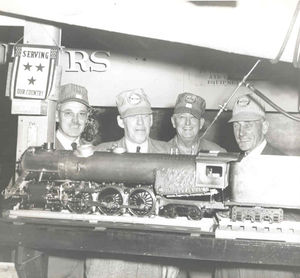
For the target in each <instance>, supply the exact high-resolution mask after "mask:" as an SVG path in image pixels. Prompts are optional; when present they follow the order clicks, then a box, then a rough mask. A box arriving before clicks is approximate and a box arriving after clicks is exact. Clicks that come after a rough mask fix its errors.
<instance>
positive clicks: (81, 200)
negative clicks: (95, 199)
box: [67, 192, 92, 214]
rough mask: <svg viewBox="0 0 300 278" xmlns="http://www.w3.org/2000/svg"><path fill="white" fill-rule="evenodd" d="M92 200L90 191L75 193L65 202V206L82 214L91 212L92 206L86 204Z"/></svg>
mask: <svg viewBox="0 0 300 278" xmlns="http://www.w3.org/2000/svg"><path fill="white" fill-rule="evenodd" d="M90 201H92V195H91V194H90V193H86V192H84V193H82V192H80V193H76V194H73V195H71V196H70V197H69V199H68V202H67V208H68V210H69V211H71V212H74V213H78V214H83V213H87V214H90V213H92V207H91V206H90V205H89V204H88V202H90Z"/></svg>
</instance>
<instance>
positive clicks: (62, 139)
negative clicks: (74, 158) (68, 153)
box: [56, 129, 79, 150]
mask: <svg viewBox="0 0 300 278" xmlns="http://www.w3.org/2000/svg"><path fill="white" fill-rule="evenodd" d="M56 138H57V139H58V141H59V142H60V143H61V144H62V146H63V147H64V149H65V150H73V148H72V143H76V144H77V146H78V145H79V137H77V138H76V139H75V140H71V139H70V138H68V137H66V136H65V135H64V134H63V133H62V132H61V131H60V130H59V129H58V130H57V131H56Z"/></svg>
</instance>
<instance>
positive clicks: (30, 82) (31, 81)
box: [28, 76, 36, 85]
mask: <svg viewBox="0 0 300 278" xmlns="http://www.w3.org/2000/svg"><path fill="white" fill-rule="evenodd" d="M28 81H29V84H28V85H30V84H32V85H34V82H35V81H36V79H34V78H33V76H32V77H31V78H30V79H28Z"/></svg>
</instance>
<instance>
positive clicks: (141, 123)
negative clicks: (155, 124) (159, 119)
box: [118, 115, 153, 144]
mask: <svg viewBox="0 0 300 278" xmlns="http://www.w3.org/2000/svg"><path fill="white" fill-rule="evenodd" d="M152 121H153V119H152V115H135V116H129V117H126V118H121V117H120V116H118V124H119V126H120V127H122V128H124V135H125V138H126V139H128V140H129V141H131V142H133V143H136V144H141V143H144V142H145V141H146V140H147V139H148V138H149V134H150V128H151V126H152Z"/></svg>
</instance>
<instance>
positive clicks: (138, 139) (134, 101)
mask: <svg viewBox="0 0 300 278" xmlns="http://www.w3.org/2000/svg"><path fill="white" fill-rule="evenodd" d="M116 103H117V107H118V111H119V115H118V117H117V121H118V125H119V126H120V127H121V128H123V129H124V137H123V138H121V139H120V140H118V141H112V142H107V143H102V144H100V145H98V146H97V147H96V151H108V150H114V149H116V148H122V149H124V150H125V151H127V152H131V153H134V152H141V153H169V145H168V143H167V142H163V141H158V140H154V139H152V138H150V137H149V134H150V129H151V126H152V123H153V116H152V110H151V105H150V102H149V100H148V98H147V95H146V94H145V93H144V91H143V89H133V90H128V91H124V92H121V93H120V94H119V95H118V96H117V98H116Z"/></svg>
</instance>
